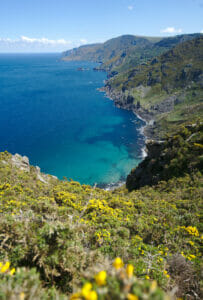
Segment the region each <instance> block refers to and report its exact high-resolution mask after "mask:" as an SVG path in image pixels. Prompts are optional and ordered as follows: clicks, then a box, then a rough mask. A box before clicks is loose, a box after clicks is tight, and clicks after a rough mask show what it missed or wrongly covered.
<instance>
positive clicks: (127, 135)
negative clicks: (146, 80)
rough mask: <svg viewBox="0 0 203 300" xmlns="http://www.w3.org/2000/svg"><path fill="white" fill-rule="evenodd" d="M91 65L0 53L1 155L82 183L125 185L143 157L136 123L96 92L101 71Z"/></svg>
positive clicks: (102, 76) (53, 57)
mask: <svg viewBox="0 0 203 300" xmlns="http://www.w3.org/2000/svg"><path fill="white" fill-rule="evenodd" d="M95 66H96V64H95V63H91V62H64V61H61V60H60V55H59V54H1V55H0V151H5V150H7V151H9V152H11V153H13V154H15V153H19V154H21V155H26V156H28V157H29V159H30V163H31V164H33V165H38V166H40V168H41V170H42V171H43V172H45V173H49V174H52V175H55V176H57V177H58V178H60V179H62V178H63V177H66V178H68V179H69V178H72V179H73V180H77V181H79V182H80V183H81V184H90V185H94V184H95V183H97V184H98V185H100V186H105V185H107V184H111V183H117V182H119V181H123V180H125V178H126V176H127V174H128V173H129V172H130V170H131V169H132V168H134V167H135V166H136V165H137V164H138V163H139V162H140V161H141V159H142V148H143V146H144V138H143V136H142V134H141V133H140V128H141V127H142V126H143V122H142V121H141V120H140V119H138V118H137V117H136V116H135V115H134V114H133V113H132V112H129V111H125V110H121V109H119V108H117V107H115V106H114V103H113V101H110V100H109V99H108V98H106V97H105V94H104V93H101V92H99V91H98V88H100V87H102V86H103V85H104V80H105V79H106V73H105V72H95V71H94V70H93V68H94V67H95ZM79 68H82V69H80V70H79Z"/></svg>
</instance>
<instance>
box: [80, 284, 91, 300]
mask: <svg viewBox="0 0 203 300" xmlns="http://www.w3.org/2000/svg"><path fill="white" fill-rule="evenodd" d="M91 289H92V284H91V283H90V282H87V283H85V284H84V286H83V288H82V290H81V295H82V296H83V297H84V298H85V299H86V297H87V296H88V295H89V293H90V291H91Z"/></svg>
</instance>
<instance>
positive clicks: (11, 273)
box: [10, 268, 16, 276]
mask: <svg viewBox="0 0 203 300" xmlns="http://www.w3.org/2000/svg"><path fill="white" fill-rule="evenodd" d="M15 271H16V269H15V268H13V269H11V271H10V275H11V276H12V275H13V274H14V273H15Z"/></svg>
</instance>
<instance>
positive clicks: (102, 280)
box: [95, 271, 107, 285]
mask: <svg viewBox="0 0 203 300" xmlns="http://www.w3.org/2000/svg"><path fill="white" fill-rule="evenodd" d="M106 276H107V275H106V271H101V272H99V273H98V274H97V275H96V276H95V281H96V283H97V284H98V285H105V284H106Z"/></svg>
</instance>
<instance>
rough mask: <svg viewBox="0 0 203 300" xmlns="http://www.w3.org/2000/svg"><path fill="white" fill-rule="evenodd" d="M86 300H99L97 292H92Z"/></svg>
mask: <svg viewBox="0 0 203 300" xmlns="http://www.w3.org/2000/svg"><path fill="white" fill-rule="evenodd" d="M85 299H86V300H97V299H98V297H97V293H96V292H95V291H90V292H89V294H88V296H87V297H86V298H85Z"/></svg>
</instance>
